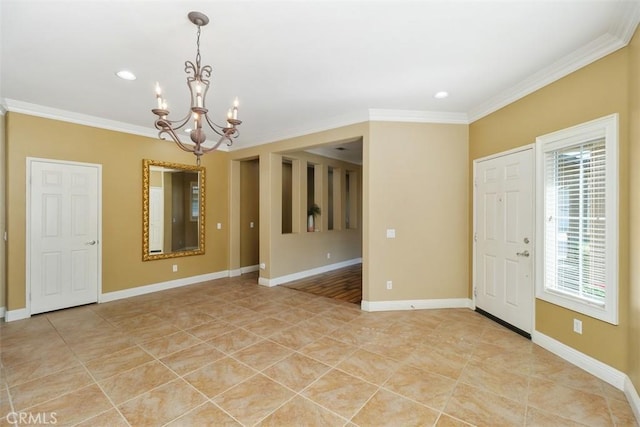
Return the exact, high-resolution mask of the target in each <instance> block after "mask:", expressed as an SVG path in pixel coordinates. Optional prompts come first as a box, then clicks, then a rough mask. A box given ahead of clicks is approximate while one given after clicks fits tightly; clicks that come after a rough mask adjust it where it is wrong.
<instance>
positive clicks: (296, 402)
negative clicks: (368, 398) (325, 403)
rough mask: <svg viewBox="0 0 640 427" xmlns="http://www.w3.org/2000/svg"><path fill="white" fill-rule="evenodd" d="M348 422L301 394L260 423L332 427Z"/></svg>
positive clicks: (280, 425)
mask: <svg viewBox="0 0 640 427" xmlns="http://www.w3.org/2000/svg"><path fill="white" fill-rule="evenodd" d="M346 422H347V420H346V419H344V418H341V417H339V416H338V415H336V414H334V413H333V412H330V411H328V410H326V409H325V408H322V407H320V406H318V405H316V404H315V403H313V402H312V401H310V400H308V399H305V398H304V397H301V396H296V397H294V398H293V399H291V400H290V401H289V402H287V403H285V404H284V405H282V407H280V408H278V409H277V410H276V411H275V412H274V413H272V414H271V415H269V416H268V417H267V418H265V419H264V420H262V421H261V422H260V423H259V424H258V425H260V426H264V427H282V426H307V427H331V426H343V425H345V423H346Z"/></svg>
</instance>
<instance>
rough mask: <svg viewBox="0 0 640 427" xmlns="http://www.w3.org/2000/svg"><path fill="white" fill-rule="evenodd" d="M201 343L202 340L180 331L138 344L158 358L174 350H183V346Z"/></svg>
mask: <svg viewBox="0 0 640 427" xmlns="http://www.w3.org/2000/svg"><path fill="white" fill-rule="evenodd" d="M201 343H202V341H201V340H200V339H198V338H196V337H194V336H193V335H191V334H188V333H186V332H182V331H181V332H176V333H175V334H171V335H167V336H166V337H162V338H157V339H154V340H151V341H146V342H144V343H142V344H140V346H141V347H142V348H144V349H145V350H146V351H148V352H149V353H151V354H152V355H153V356H155V357H156V358H158V359H159V358H162V357H165V356H168V355H170V354H171V353H175V352H176V351H180V350H184V349H185V348H188V347H192V346H194V345H196V344H201Z"/></svg>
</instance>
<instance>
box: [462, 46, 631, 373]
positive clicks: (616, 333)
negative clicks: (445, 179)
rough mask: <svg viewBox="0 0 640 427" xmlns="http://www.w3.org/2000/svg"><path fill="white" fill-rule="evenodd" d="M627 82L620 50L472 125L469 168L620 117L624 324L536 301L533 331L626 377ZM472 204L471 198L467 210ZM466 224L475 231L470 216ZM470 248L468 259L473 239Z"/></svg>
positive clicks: (625, 63)
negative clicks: (577, 323)
mask: <svg viewBox="0 0 640 427" xmlns="http://www.w3.org/2000/svg"><path fill="white" fill-rule="evenodd" d="M628 81H629V61H628V50H627V49H622V50H619V51H617V52H616V53H613V54H611V55H609V56H607V57H605V58H603V59H601V60H599V61H597V62H595V63H593V64H591V65H589V66H587V67H584V68H582V69H580V70H578V71H576V72H575V73H573V74H570V75H569V76H567V77H565V78H563V79H561V80H559V81H557V82H555V83H553V84H550V85H548V86H546V87H544V88H542V89H540V90H538V91H536V92H534V93H532V94H530V95H528V96H526V97H525V98H522V99H520V100H519V101H517V102H514V103H513V104H510V105H508V106H507V107H504V108H502V109H501V110H499V111H497V112H495V113H493V114H490V115H489V116H487V117H484V118H482V119H480V120H478V121H476V122H474V123H472V124H471V125H470V131H469V136H470V147H469V153H470V155H469V165H468V168H469V171H472V167H473V164H472V162H473V160H474V159H478V158H481V157H484V156H487V155H489V154H494V153H498V152H501V151H504V150H508V149H511V148H514V147H520V146H523V145H526V144H530V143H533V142H535V138H536V137H537V136H539V135H544V134H546V133H549V132H552V131H556V130H560V129H563V128H566V127H569V126H573V125H577V124H579V123H583V122H586V121H589V120H592V119H596V118H599V117H602V116H605V115H608V114H612V113H619V114H620V168H619V170H620V217H619V227H620V229H619V230H620V232H619V234H620V247H619V254H620V256H619V287H620V299H619V301H620V311H619V317H620V324H619V325H617V326H614V325H611V324H609V323H605V322H602V321H600V320H596V319H593V318H591V317H587V316H584V315H581V314H577V313H574V312H571V311H569V310H567V309H564V308H561V307H559V306H556V305H553V304H550V303H547V302H544V301H540V300H536V308H535V316H536V326H535V329H536V330H537V331H539V332H542V333H543V334H545V335H547V336H550V337H551V338H554V339H556V340H558V341H560V342H562V343H564V344H567V345H569V346H571V347H573V348H575V349H577V350H579V351H581V352H583V353H585V354H587V355H589V356H591V357H594V358H596V359H598V360H600V361H602V362H604V363H606V364H608V365H610V366H613V367H615V368H617V369H619V370H622V371H625V372H626V370H627V367H628V363H627V362H628V358H627V355H628V345H627V344H628V336H629V304H628V301H629V293H630V288H629V249H628V248H629V214H628V213H629V185H628V184H629V160H628V159H629V131H628V129H629V97H628V91H629V84H628ZM469 185H471V182H470V181H469ZM470 188H471V187H470ZM472 203H473V201H472V195H471V194H470V195H469V206H472ZM468 221H469V224H470V226H471V224H472V217H471V214H470V215H469V220H468ZM468 245H469V246H468V247H469V248H470V249H469V253H470V252H471V247H472V240H471V235H469V241H468ZM469 286H471V285H470V284H469ZM574 318H577V319H580V320H582V322H583V334H582V335H579V334H576V333H574V332H573V331H572V327H573V321H572V319H574Z"/></svg>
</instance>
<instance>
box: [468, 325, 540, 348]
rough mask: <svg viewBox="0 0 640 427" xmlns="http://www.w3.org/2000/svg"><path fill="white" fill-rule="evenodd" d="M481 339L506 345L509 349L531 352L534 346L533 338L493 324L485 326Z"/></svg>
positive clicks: (498, 344) (502, 345)
mask: <svg viewBox="0 0 640 427" xmlns="http://www.w3.org/2000/svg"><path fill="white" fill-rule="evenodd" d="M480 340H481V341H483V342H485V343H490V344H494V345H497V346H500V347H505V348H506V349H508V351H519V352H524V353H530V352H531V349H532V347H533V343H532V342H531V340H528V339H526V338H524V337H523V336H521V335H518V334H516V333H515V332H513V331H510V330H508V329H506V328H502V327H495V326H493V325H492V326H491V327H487V328H485V330H484V332H483V333H482V336H481V337H480Z"/></svg>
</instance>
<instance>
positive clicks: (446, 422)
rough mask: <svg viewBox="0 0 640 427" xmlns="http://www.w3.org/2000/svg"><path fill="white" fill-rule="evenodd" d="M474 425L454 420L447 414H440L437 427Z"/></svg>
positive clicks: (467, 426)
mask: <svg viewBox="0 0 640 427" xmlns="http://www.w3.org/2000/svg"><path fill="white" fill-rule="evenodd" d="M471 425H472V424H469V423H465V422H464V421H461V420H458V419H456V418H453V417H451V416H449V415H447V414H440V418H438V421H437V422H436V427H469V426H471Z"/></svg>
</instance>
